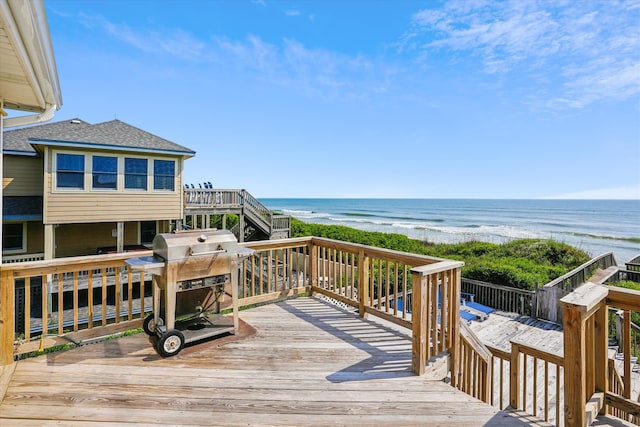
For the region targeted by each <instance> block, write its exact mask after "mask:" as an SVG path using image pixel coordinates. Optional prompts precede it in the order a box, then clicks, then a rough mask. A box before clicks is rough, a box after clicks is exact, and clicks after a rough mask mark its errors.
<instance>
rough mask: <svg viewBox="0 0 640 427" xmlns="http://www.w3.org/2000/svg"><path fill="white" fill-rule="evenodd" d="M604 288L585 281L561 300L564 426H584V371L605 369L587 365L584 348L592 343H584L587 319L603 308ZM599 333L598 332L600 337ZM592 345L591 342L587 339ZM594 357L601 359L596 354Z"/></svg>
mask: <svg viewBox="0 0 640 427" xmlns="http://www.w3.org/2000/svg"><path fill="white" fill-rule="evenodd" d="M607 293H608V291H607V288H605V287H604V286H600V285H596V284H594V283H589V282H587V283H586V284H584V285H583V286H581V287H579V288H577V289H576V290H575V291H573V292H572V293H571V294H569V295H567V296H565V297H564V298H562V299H561V300H560V304H561V306H562V315H563V329H564V361H565V362H564V422H565V426H566V427H584V426H585V425H586V424H587V421H588V418H587V414H586V408H587V400H589V399H590V398H591V393H593V390H588V387H587V375H591V374H590V372H592V371H593V370H605V369H606V365H603V366H593V365H592V366H589V365H588V364H587V361H588V360H589V357H588V356H587V351H589V349H592V348H593V347H591V346H589V345H588V344H589V343H587V325H586V323H587V319H589V318H590V317H591V316H593V315H594V314H595V313H596V312H597V311H598V310H601V311H606V310H607V307H606V301H605V299H606V297H607ZM598 339H600V340H601V339H602V337H601V336H600V338H598ZM590 344H592V345H593V343H590ZM595 360H599V361H600V362H601V361H602V359H601V358H599V357H596V358H595Z"/></svg>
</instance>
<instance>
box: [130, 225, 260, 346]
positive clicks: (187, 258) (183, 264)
mask: <svg viewBox="0 0 640 427" xmlns="http://www.w3.org/2000/svg"><path fill="white" fill-rule="evenodd" d="M253 252H254V251H253V250H251V249H247V248H244V247H241V246H238V241H237V240H236V238H235V236H234V235H233V234H232V233H231V232H230V231H228V230H198V231H187V232H177V233H166V234H158V235H157V236H156V237H155V238H154V239H153V256H150V257H139V258H132V259H129V260H127V261H126V263H127V264H128V265H130V266H131V268H132V269H133V270H138V271H144V272H149V273H151V274H152V278H153V312H152V313H151V314H149V315H148V316H147V317H146V318H145V319H144V323H143V329H144V331H145V332H146V333H147V334H148V335H150V336H157V337H158V340H157V343H156V350H157V352H158V354H160V355H161V356H163V357H168V356H174V355H176V354H178V353H179V352H180V350H182V348H183V347H184V345H185V344H187V343H191V342H195V341H200V340H204V339H207V338H211V337H216V336H219V335H224V334H229V333H231V334H236V333H237V332H238V261H239V260H240V259H241V258H243V257H247V256H249V255H251V254H252V253H253ZM229 297H230V298H231V301H230V305H231V308H232V313H231V316H224V315H222V314H220V309H221V306H223V302H224V305H225V306H227V307H228V306H229Z"/></svg>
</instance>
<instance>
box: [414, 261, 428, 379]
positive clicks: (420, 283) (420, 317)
mask: <svg viewBox="0 0 640 427" xmlns="http://www.w3.org/2000/svg"><path fill="white" fill-rule="evenodd" d="M411 275H412V279H411V283H412V284H413V288H412V290H411V293H412V298H413V302H412V306H411V326H412V339H411V370H412V371H413V373H414V374H416V375H424V374H425V372H426V364H427V334H428V331H426V330H425V327H426V323H427V289H426V287H427V276H425V275H424V274H421V273H419V272H415V271H412V273H411Z"/></svg>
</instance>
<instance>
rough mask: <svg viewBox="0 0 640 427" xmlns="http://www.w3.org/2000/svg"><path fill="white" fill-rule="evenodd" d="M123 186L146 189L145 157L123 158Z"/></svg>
mask: <svg viewBox="0 0 640 427" xmlns="http://www.w3.org/2000/svg"><path fill="white" fill-rule="evenodd" d="M124 188H129V189H135V190H146V189H147V159H134V158H129V157H125V158H124Z"/></svg>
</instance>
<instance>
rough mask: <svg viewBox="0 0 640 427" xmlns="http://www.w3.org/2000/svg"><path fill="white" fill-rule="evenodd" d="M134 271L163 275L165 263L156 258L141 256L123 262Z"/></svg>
mask: <svg viewBox="0 0 640 427" xmlns="http://www.w3.org/2000/svg"><path fill="white" fill-rule="evenodd" d="M124 262H125V263H126V264H127V265H128V266H130V267H131V269H132V270H134V271H144V272H148V273H151V274H158V275H160V274H163V273H164V267H165V262H164V260H163V259H162V258H160V257H157V256H143V257H138V258H130V259H127V260H125V261H124Z"/></svg>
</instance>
